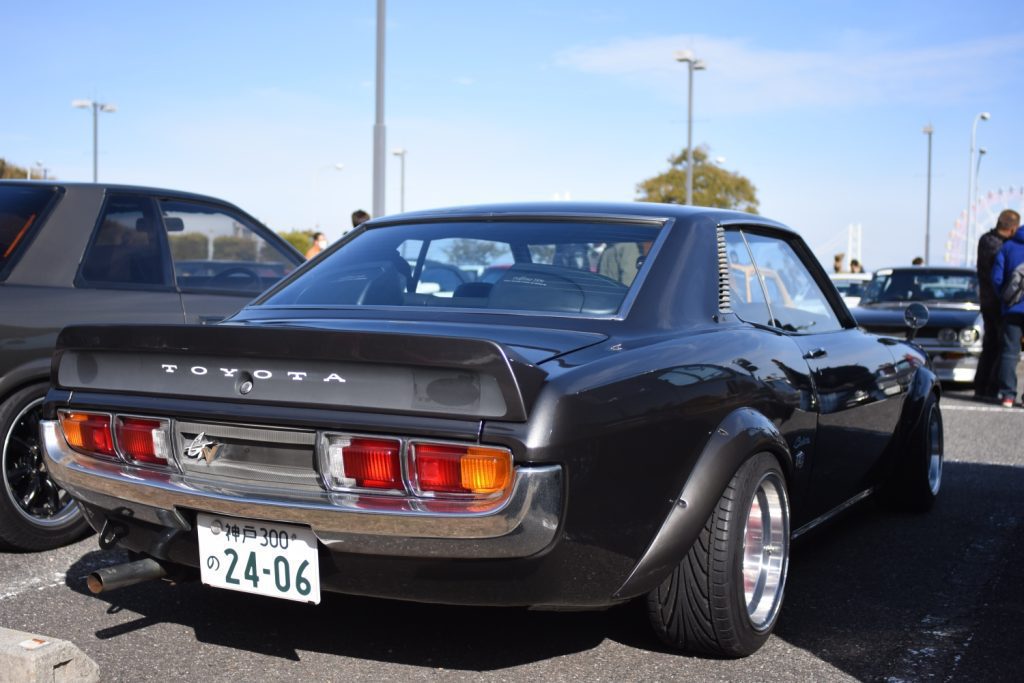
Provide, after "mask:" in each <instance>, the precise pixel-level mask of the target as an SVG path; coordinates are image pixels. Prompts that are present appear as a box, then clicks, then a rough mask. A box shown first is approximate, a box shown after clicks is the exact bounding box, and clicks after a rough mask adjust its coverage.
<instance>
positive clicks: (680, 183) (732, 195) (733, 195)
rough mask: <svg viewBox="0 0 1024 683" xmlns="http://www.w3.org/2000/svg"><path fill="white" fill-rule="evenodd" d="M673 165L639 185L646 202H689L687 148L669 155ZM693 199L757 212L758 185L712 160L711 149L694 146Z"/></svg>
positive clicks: (748, 211) (712, 204) (642, 199)
mask: <svg viewBox="0 0 1024 683" xmlns="http://www.w3.org/2000/svg"><path fill="white" fill-rule="evenodd" d="M668 162H669V164H670V166H669V169H668V170H667V171H664V172H663V173H660V174H658V175H656V176H654V177H653V178H648V179H647V180H645V181H643V182H641V183H640V184H639V185H637V186H636V191H637V193H638V194H639V196H638V197H637V199H639V200H640V201H642V202H664V203H666V204H683V203H685V202H686V150H685V149H684V150H683V151H682V152H680V153H679V154H676V155H674V156H671V157H669V159H668ZM693 203H694V204H696V205H697V206H714V207H717V208H721V209H736V210H738V211H746V212H747V213H757V205H758V201H757V188H756V187H754V184H753V183H751V182H750V180H749V179H748V178H746V177H745V176H742V175H740V174H739V173H733V172H732V171H727V170H725V169H724V168H722V167H721V166H719V165H718V164H713V163H710V162H709V161H708V150H707V149H706V148H704V147H697V148H695V149H694V150H693Z"/></svg>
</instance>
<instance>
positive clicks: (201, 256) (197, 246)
mask: <svg viewBox="0 0 1024 683" xmlns="http://www.w3.org/2000/svg"><path fill="white" fill-rule="evenodd" d="M167 241H168V242H170V243H171V256H173V257H174V260H175V261H205V260H206V255H207V253H208V250H209V246H210V238H208V237H207V236H206V235H204V234H203V233H201V232H189V233H184V234H181V235H168V236H167Z"/></svg>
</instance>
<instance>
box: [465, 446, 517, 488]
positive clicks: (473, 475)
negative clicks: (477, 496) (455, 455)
mask: <svg viewBox="0 0 1024 683" xmlns="http://www.w3.org/2000/svg"><path fill="white" fill-rule="evenodd" d="M459 464H460V465H461V470H462V487H463V488H466V489H469V490H470V491H472V492H473V493H496V492H498V491H501V490H503V489H505V488H508V485H509V484H510V483H511V482H512V454H511V453H509V452H508V451H503V450H500V449H496V448H479V447H472V448H470V449H469V453H467V454H466V455H464V456H462V460H460V461H459Z"/></svg>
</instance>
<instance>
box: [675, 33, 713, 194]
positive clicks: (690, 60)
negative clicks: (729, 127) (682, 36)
mask: <svg viewBox="0 0 1024 683" xmlns="http://www.w3.org/2000/svg"><path fill="white" fill-rule="evenodd" d="M676 61H677V62H685V63H686V66H687V72H688V74H689V77H688V79H687V93H688V94H687V98H686V203H687V204H693V72H694V71H702V70H704V69H705V68H707V65H706V64H704V62H702V61H701V60H699V59H697V58H696V57H694V56H693V52H692V51H691V50H680V51H678V52H676Z"/></svg>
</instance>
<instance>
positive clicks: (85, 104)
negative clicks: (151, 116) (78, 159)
mask: <svg viewBox="0 0 1024 683" xmlns="http://www.w3.org/2000/svg"><path fill="white" fill-rule="evenodd" d="M71 106H72V107H74V108H75V109H92V181H93V182H94V183H95V182H96V181H97V179H98V177H99V170H98V169H99V161H98V159H99V113H100V112H101V111H103V112H107V113H108V114H113V113H114V112H115V111H117V107H116V106H114V105H113V104H106V103H104V102H96V101H94V100H72V101H71Z"/></svg>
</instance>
